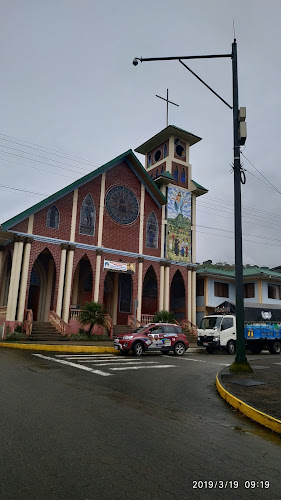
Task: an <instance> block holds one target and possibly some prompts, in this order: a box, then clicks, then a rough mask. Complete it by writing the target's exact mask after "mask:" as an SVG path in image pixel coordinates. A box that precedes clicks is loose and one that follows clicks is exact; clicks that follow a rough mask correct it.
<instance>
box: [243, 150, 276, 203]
mask: <svg viewBox="0 0 281 500" xmlns="http://www.w3.org/2000/svg"><path fill="white" fill-rule="evenodd" d="M241 155H243V156H244V158H245V160H247V161H248V162H249V163H250V165H252V167H253V168H254V169H255V170H256V171H257V172H258V173H259V174H260V175H261V176H262V177H263V178H264V179H265V180H266V181H267V182H268V183H269V184H270V185H271V186H272V188H273V189H275V191H277V193H279V194H281V192H280V191H279V189H277V187H275V186H274V185H273V184H272V183H271V182H270V181H269V180H268V179H267V178H266V177H265V175H263V174H262V173H261V172H260V171H259V170H258V169H257V167H255V165H254V164H253V163H252V162H251V161H250V160H249V159H248V158H247V156H245V155H244V153H243V151H241Z"/></svg>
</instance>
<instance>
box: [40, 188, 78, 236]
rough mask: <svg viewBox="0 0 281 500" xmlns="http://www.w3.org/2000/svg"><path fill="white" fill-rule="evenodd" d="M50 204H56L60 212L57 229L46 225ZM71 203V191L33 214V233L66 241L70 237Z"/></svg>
mask: <svg viewBox="0 0 281 500" xmlns="http://www.w3.org/2000/svg"><path fill="white" fill-rule="evenodd" d="M52 205H56V207H57V209H58V210H59V213H60V219H59V228H58V229H53V228H51V227H47V213H48V210H49V208H50V207H51V206H52ZM72 205H73V191H72V192H71V193H69V194H67V195H66V196H63V197H62V198H60V199H59V200H57V201H56V202H55V203H51V204H50V205H48V206H47V207H45V208H43V209H42V210H40V211H39V212H37V213H36V214H34V226H33V234H38V235H40V236H49V237H50V238H57V239H59V240H66V241H68V240H69V238H70V229H71V214H72Z"/></svg>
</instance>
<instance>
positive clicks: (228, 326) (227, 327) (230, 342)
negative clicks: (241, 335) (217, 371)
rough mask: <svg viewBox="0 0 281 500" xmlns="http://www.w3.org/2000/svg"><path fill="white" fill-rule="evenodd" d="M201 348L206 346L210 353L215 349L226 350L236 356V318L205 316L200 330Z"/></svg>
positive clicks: (228, 315)
mask: <svg viewBox="0 0 281 500" xmlns="http://www.w3.org/2000/svg"><path fill="white" fill-rule="evenodd" d="M197 344H198V345H199V346H205V347H206V350H207V352H208V353H212V352H214V350H215V349H225V350H226V351H227V352H228V353H229V354H235V346H236V317H235V315H232V314H214V315H210V316H204V318H202V321H201V324H200V327H199V328H198V340H197Z"/></svg>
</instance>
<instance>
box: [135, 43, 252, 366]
mask: <svg viewBox="0 0 281 500" xmlns="http://www.w3.org/2000/svg"><path fill="white" fill-rule="evenodd" d="M221 57H228V58H231V59H232V85H233V106H230V105H229V104H228V103H227V102H226V101H225V100H224V99H222V97H220V96H219V95H218V94H217V93H216V92H215V91H214V90H213V89H212V88H211V87H209V85H207V84H206V83H205V82H204V81H203V80H202V79H201V78H200V77H199V76H198V75H196V73H194V71H192V70H191V69H190V68H189V67H188V66H186V65H185V64H184V63H183V62H182V60H183V59H211V58H221ZM172 60H177V61H179V62H180V63H181V64H183V66H185V68H186V69H188V70H189V71H190V72H191V73H192V74H193V75H194V76H195V77H196V78H197V79H198V80H200V81H201V82H202V83H203V85H205V86H206V87H207V88H208V89H209V90H211V92H213V94H215V95H216V96H217V97H218V98H219V99H220V100H221V101H223V102H224V103H225V104H226V105H227V106H228V107H229V108H231V109H233V145H234V147H233V153H234V222H235V235H234V236H235V288H236V333H237V343H236V358H235V362H234V363H233V365H236V367H237V365H244V367H243V368H244V369H246V370H247V365H248V362H247V358H246V356H245V338H244V294H243V259H242V219H241V166H240V142H239V108H238V71H237V43H236V40H234V42H233V44H232V52H231V54H208V55H199V56H182V57H179V56H177V57H152V58H142V57H141V58H138V57H136V58H135V59H134V60H133V65H134V66H137V65H138V63H139V62H149V61H172ZM248 366H249V365H248ZM243 371H244V370H243Z"/></svg>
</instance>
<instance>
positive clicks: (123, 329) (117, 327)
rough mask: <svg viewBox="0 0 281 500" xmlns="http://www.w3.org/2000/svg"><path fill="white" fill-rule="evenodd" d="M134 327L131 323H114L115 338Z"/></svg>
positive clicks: (129, 331)
mask: <svg viewBox="0 0 281 500" xmlns="http://www.w3.org/2000/svg"><path fill="white" fill-rule="evenodd" d="M132 330H133V328H132V327H131V326H130V325H113V338H115V337H118V335H122V334H123V333H131V331H132Z"/></svg>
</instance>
